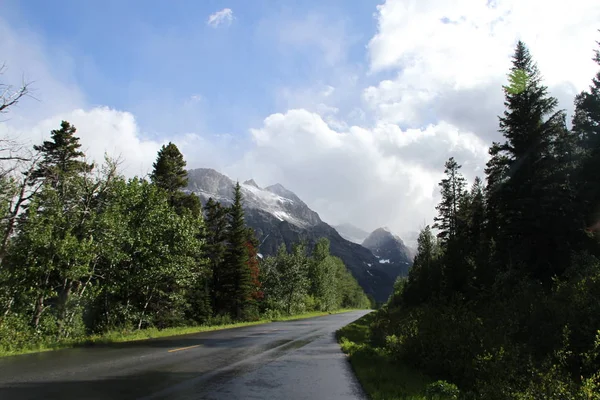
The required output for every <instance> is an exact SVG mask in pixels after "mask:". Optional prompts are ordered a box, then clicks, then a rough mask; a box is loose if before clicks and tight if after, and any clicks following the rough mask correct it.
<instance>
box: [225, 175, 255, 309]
mask: <svg viewBox="0 0 600 400" xmlns="http://www.w3.org/2000/svg"><path fill="white" fill-rule="evenodd" d="M242 201H243V199H242V188H241V186H240V183H239V182H237V183H236V185H235V188H234V191H233V204H232V205H231V207H230V208H229V212H228V224H227V250H226V252H225V260H224V264H225V277H224V278H225V279H224V281H223V284H222V288H223V292H224V294H225V296H226V299H227V300H226V301H227V309H228V310H229V312H230V313H231V315H234V316H235V317H236V318H238V319H241V318H243V317H244V314H245V312H246V309H247V308H248V307H249V306H250V305H251V303H252V291H253V290H252V274H251V272H250V269H249V268H248V250H247V248H246V241H247V238H248V236H247V229H246V222H245V221H244V209H243V205H242Z"/></svg>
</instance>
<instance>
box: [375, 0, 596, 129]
mask: <svg viewBox="0 0 600 400" xmlns="http://www.w3.org/2000/svg"><path fill="white" fill-rule="evenodd" d="M377 9H378V12H377V18H378V28H379V29H378V32H377V34H376V35H375V36H374V37H373V38H372V39H371V40H370V42H369V45H368V52H369V62H370V69H371V73H374V74H376V73H377V72H380V71H385V70H391V71H397V74H396V77H395V78H394V79H388V80H384V81H381V82H379V83H378V84H376V85H372V86H370V87H368V88H367V89H365V91H364V93H363V96H364V99H365V101H366V102H367V103H368V104H369V106H370V108H371V110H372V111H373V112H375V113H376V115H377V116H378V118H380V119H382V120H385V121H388V122H393V123H399V124H402V125H412V126H415V125H416V126H420V125H423V124H426V123H428V122H434V121H436V120H441V119H444V120H448V121H451V122H453V123H454V124H456V125H458V126H459V127H461V128H465V127H466V128H468V129H469V130H471V131H476V133H477V134H479V135H482V136H483V137H486V138H487V139H490V138H492V137H493V136H494V132H495V125H494V123H495V122H496V121H497V119H496V116H497V115H498V114H499V113H500V111H501V110H502V101H503V97H502V96H503V94H502V91H501V85H502V84H503V83H504V82H505V81H506V73H507V71H508V68H509V67H510V56H511V54H512V52H513V50H514V46H515V43H516V41H517V40H518V39H521V40H523V41H524V42H525V43H526V44H527V45H528V46H529V48H530V50H531V52H532V54H533V56H534V58H535V60H536V61H537V63H538V66H539V67H540V69H541V71H542V74H543V76H544V80H545V83H546V84H547V85H548V86H549V88H550V91H551V92H552V94H553V95H555V96H556V97H558V99H559V100H560V101H561V107H563V108H566V109H568V110H571V109H572V101H573V96H574V95H575V94H576V93H577V92H579V91H580V90H582V89H585V88H586V87H587V85H589V82H590V77H591V76H593V74H594V72H595V68H596V66H595V65H594V63H593V62H592V61H591V57H592V50H593V48H594V45H595V43H594V39H595V38H596V37H597V34H596V33H597V32H596V29H597V21H598V20H600V5H598V3H597V2H596V1H593V0H580V1H577V2H566V3H565V2H554V3H549V2H546V1H543V0H531V1H520V0H497V1H488V2H485V1H474V0H458V1H456V2H452V3H449V2H446V1H443V0H426V1H419V2H413V1H402V0H387V1H386V2H385V3H384V4H382V5H380V6H378V7H377ZM575 60H577V61H575Z"/></svg>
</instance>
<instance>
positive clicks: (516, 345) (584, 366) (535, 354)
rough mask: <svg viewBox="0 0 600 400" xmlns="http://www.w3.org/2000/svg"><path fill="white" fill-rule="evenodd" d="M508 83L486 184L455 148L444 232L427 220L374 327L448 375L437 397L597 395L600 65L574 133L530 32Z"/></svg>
mask: <svg viewBox="0 0 600 400" xmlns="http://www.w3.org/2000/svg"><path fill="white" fill-rule="evenodd" d="M596 61H597V62H599V63H600V54H599V53H598V52H597V53H596ZM504 91H505V105H506V110H505V112H504V114H503V116H502V117H501V118H500V123H499V126H500V132H502V134H503V135H504V139H505V140H504V142H502V143H494V144H492V146H491V147H490V156H491V158H490V161H489V162H488V164H487V168H486V185H485V187H484V186H483V183H482V180H480V179H479V178H478V179H476V180H475V182H474V184H473V186H472V187H471V190H470V191H465V190H463V188H464V187H465V186H464V178H462V177H461V176H460V173H459V168H460V166H459V165H458V163H457V162H456V161H455V160H454V159H453V158H450V159H449V160H448V162H447V163H446V165H445V167H446V168H445V172H446V177H445V178H444V179H443V180H442V182H441V183H440V189H441V202H440V205H439V206H438V207H437V210H438V216H437V217H436V219H435V222H436V224H435V225H434V227H435V228H439V234H438V239H436V237H434V235H433V233H432V231H431V229H430V228H429V227H426V228H425V229H423V231H422V232H421V234H420V236H419V240H418V245H419V246H418V247H419V248H418V254H417V256H416V258H415V262H414V266H413V267H412V269H411V271H410V273H409V277H408V279H402V280H399V281H398V282H397V283H396V285H395V290H394V293H393V295H392V296H391V297H390V299H389V301H388V303H387V304H386V305H385V306H384V307H382V308H381V309H380V310H379V311H378V312H377V313H373V316H372V317H371V321H370V323H369V327H368V330H367V332H366V333H365V337H368V338H369V339H368V342H369V345H370V346H372V347H373V348H374V349H378V350H376V351H384V352H385V353H386V354H387V355H388V356H389V357H390V358H391V360H394V362H397V363H404V364H409V365H411V366H412V367H413V368H415V369H416V370H418V371H420V372H422V373H425V374H427V375H428V376H431V377H433V378H434V379H438V380H443V382H441V381H439V382H436V383H433V384H431V385H430V386H429V387H428V389H427V396H428V398H435V396H442V397H439V398H459V396H463V397H464V398H469V399H491V400H495V399H498V400H504V399H528V400H529V399H595V398H599V395H598V393H600V391H599V390H598V389H599V386H598V385H599V380H598V377H599V375H598V371H599V370H600V340H599V339H600V336H599V335H600V333H599V329H600V317H599V315H600V309H599V307H600V306H599V305H600V258H599V257H600V240H599V239H600V235H598V231H599V230H600V229H599V227H600V224H599V223H598V221H599V220H600V214H599V213H598V212H599V210H600V209H599V208H598V204H600V195H599V193H600V192H599V191H598V188H599V187H600V181H599V180H598V179H599V176H600V175H599V174H598V170H599V167H600V140H599V139H598V138H599V137H600V132H599V131H598V127H599V126H600V97H599V96H600V73H599V74H598V75H597V76H596V77H595V78H594V80H593V81H592V86H591V88H590V90H589V91H588V92H583V93H581V94H580V95H578V96H577V98H576V100H575V106H576V110H575V115H574V118H573V129H572V130H571V131H569V130H568V129H567V127H566V124H565V115H564V112H563V111H557V110H556V109H557V100H556V99H554V98H553V97H551V96H549V95H548V93H547V88H546V87H545V86H544V85H543V84H542V82H541V75H540V73H539V71H538V69H537V67H536V65H535V63H534V62H533V60H532V57H531V55H530V54H529V51H528V49H527V48H526V46H525V45H524V44H523V43H522V42H519V43H518V44H517V47H516V49H515V54H514V57H513V66H512V68H511V71H510V74H509V85H508V86H506V87H504ZM343 346H345V347H348V348H351V349H353V350H352V351H360V350H357V348H356V346H354V347H352V346H349V345H347V344H343ZM379 362H381V363H384V364H385V363H389V361H382V360H380V361H379ZM385 365H387V364H385ZM359 376H360V374H359ZM370 379H374V380H376V379H377V378H375V377H371V378H370ZM455 385H458V386H455ZM365 386H366V385H365ZM457 387H460V388H461V391H460V393H461V394H459V391H458V389H457ZM443 396H446V397H443Z"/></svg>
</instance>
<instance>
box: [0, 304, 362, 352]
mask: <svg viewBox="0 0 600 400" xmlns="http://www.w3.org/2000/svg"><path fill="white" fill-rule="evenodd" d="M350 311H356V310H354V309H342V310H336V311H329V312H321V311H313V312H308V313H304V314H298V315H290V316H283V317H278V318H270V319H261V320H258V321H250V322H238V323H232V324H225V325H209V326H207V325H200V326H184V327H176V328H167V329H157V328H148V329H141V330H134V331H129V330H123V331H111V332H107V333H104V334H102V335H91V336H88V337H85V338H81V339H75V340H64V341H61V342H53V343H44V342H40V343H37V344H36V345H35V346H28V347H25V348H20V349H10V350H6V349H0V357H7V356H13V355H19V354H28V353H40V352H44V351H52V350H60V349H67V348H72V347H82V346H93V345H95V344H110V343H124V342H133V341H139V340H148V339H156V338H162V337H168V336H178V335H189V334H192V333H199V332H209V331H217V330H222V329H232V328H241V327H244V326H252V325H261V324H268V323H270V322H282V321H293V320H297V319H304V318H313V317H321V316H326V315H331V314H340V313H345V312H350Z"/></svg>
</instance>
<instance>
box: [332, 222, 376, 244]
mask: <svg viewBox="0 0 600 400" xmlns="http://www.w3.org/2000/svg"><path fill="white" fill-rule="evenodd" d="M334 228H335V230H336V231H338V233H339V234H340V236H341V237H343V238H344V239H346V240H349V241H351V242H354V243H358V244H361V243H362V242H363V240H365V238H366V237H367V236H369V232H367V231H363V230H362V229H360V228H357V227H356V226H354V225H352V224H340V225H334Z"/></svg>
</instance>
